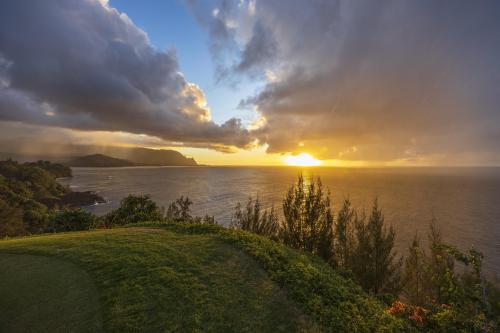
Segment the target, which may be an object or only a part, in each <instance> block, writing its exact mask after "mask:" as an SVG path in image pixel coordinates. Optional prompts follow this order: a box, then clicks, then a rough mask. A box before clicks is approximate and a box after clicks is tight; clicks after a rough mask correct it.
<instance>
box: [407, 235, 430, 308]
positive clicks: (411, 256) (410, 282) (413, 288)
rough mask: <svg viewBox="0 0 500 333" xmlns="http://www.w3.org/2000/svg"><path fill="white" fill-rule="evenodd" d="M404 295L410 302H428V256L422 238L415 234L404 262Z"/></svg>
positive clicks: (418, 303) (423, 303)
mask: <svg viewBox="0 0 500 333" xmlns="http://www.w3.org/2000/svg"><path fill="white" fill-rule="evenodd" d="M402 283H403V290H402V292H403V295H404V296H405V297H406V299H407V300H408V302H409V303H411V304H413V305H419V306H424V305H426V304H427V303H428V301H429V299H428V288H429V284H430V283H429V275H428V269H427V258H426V256H425V252H424V251H423V250H422V248H421V247H420V239H419V237H418V235H417V234H415V236H414V238H413V241H412V243H411V245H410V246H409V248H408V257H407V258H406V260H405V263H404V269H403V276H402Z"/></svg>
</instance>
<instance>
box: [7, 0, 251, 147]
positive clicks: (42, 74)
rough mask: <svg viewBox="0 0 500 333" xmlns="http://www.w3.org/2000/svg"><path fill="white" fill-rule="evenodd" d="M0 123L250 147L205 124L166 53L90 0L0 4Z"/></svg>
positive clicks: (236, 135) (191, 90) (192, 91)
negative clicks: (118, 132) (126, 133)
mask: <svg viewBox="0 0 500 333" xmlns="http://www.w3.org/2000/svg"><path fill="white" fill-rule="evenodd" d="M0 121H11V122H12V121H15V122H21V123H26V124H36V125H43V126H53V127H62V128H70V129H77V130H88V131H120V132H129V133H135V134H146V135H148V136H152V137H158V138H161V139H162V140H165V141H176V142H183V143H184V144H186V145H189V144H190V143H191V144H193V145H195V146H206V147H212V146H217V147H226V148H225V149H232V148H231V147H241V148H242V147H246V146H247V145H249V144H250V143H251V141H252V139H251V138H250V136H249V133H248V132H247V131H246V130H245V129H244V128H243V127H242V126H241V123H240V122H239V121H238V120H237V119H230V120H228V121H227V122H226V123H224V124H222V125H218V124H216V123H214V122H213V121H212V120H211V117H210V110H209V109H208V108H207V106H206V102H205V97H204V95H203V92H202V91H201V89H200V88H199V87H198V86H196V85H195V84H193V83H190V82H188V81H187V80H186V79H185V78H184V76H183V75H182V73H180V70H179V66H178V63H177V59H176V55H175V52H173V51H171V52H163V51H160V50H157V49H155V48H153V47H152V46H151V44H150V42H149V40H148V36H147V35H146V33H145V32H144V31H142V30H141V29H139V28H138V27H136V26H135V25H134V23H133V22H132V21H131V20H130V19H129V18H128V16H127V15H126V14H124V13H120V12H119V11H117V10H116V9H114V8H112V7H110V5H109V4H108V2H107V1H98V0H83V1H79V0H78V1H77V0H47V1H34V2H26V1H17V0H5V1H2V2H1V4H0Z"/></svg>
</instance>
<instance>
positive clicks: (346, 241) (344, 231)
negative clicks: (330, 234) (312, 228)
mask: <svg viewBox="0 0 500 333" xmlns="http://www.w3.org/2000/svg"><path fill="white" fill-rule="evenodd" d="M355 219H356V212H355V211H354V209H353V208H352V207H351V201H350V200H349V199H345V200H344V204H343V205H342V208H341V209H340V211H339V213H338V215H337V221H336V222H335V233H334V237H335V246H334V248H335V261H336V264H337V265H338V266H339V267H342V268H346V269H350V268H351V257H352V251H353V250H354V235H353V232H354V222H355Z"/></svg>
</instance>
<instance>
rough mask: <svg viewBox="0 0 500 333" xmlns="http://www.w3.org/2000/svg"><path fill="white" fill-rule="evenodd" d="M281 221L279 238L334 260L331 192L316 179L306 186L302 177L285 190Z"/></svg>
mask: <svg viewBox="0 0 500 333" xmlns="http://www.w3.org/2000/svg"><path fill="white" fill-rule="evenodd" d="M283 215H284V221H283V223H282V225H281V230H280V239H281V240H282V241H283V243H284V244H285V245H288V246H290V247H293V248H296V249H301V250H305V251H308V252H311V253H313V254H316V255H318V256H320V257H322V258H323V259H324V260H326V261H327V262H332V260H333V241H334V237H333V213H332V209H331V207H330V194H329V193H328V192H325V191H324V190H323V185H322V183H321V180H320V179H319V178H317V179H314V178H313V179H311V180H310V182H309V184H307V185H306V183H305V181H304V177H303V176H302V175H300V176H299V178H298V180H297V183H295V184H293V185H292V186H291V187H290V189H289V190H288V193H287V195H286V196H285V199H284V200H283Z"/></svg>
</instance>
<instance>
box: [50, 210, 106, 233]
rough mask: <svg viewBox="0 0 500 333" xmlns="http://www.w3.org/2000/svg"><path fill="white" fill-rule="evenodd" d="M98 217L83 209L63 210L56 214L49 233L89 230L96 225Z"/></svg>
mask: <svg viewBox="0 0 500 333" xmlns="http://www.w3.org/2000/svg"><path fill="white" fill-rule="evenodd" d="M96 219H97V218H96V216H95V215H93V214H92V213H89V212H87V211H85V210H83V209H63V210H61V211H59V212H56V213H55V214H54V216H53V217H52V218H51V220H50V222H49V226H48V231H49V232H66V231H81V230H89V229H90V228H91V227H93V226H94V225H95V224H96Z"/></svg>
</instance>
